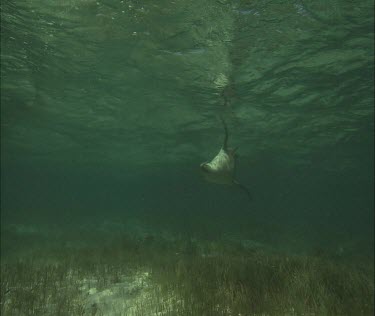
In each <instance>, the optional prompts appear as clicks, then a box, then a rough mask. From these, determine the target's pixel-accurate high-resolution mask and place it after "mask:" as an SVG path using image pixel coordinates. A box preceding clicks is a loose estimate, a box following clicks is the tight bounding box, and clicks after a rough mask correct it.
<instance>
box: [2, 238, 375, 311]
mask: <svg viewBox="0 0 375 316" xmlns="http://www.w3.org/2000/svg"><path fill="white" fill-rule="evenodd" d="M212 250H214V251H212ZM1 280H2V283H1V313H2V314H3V315H14V314H17V315H126V316H133V315H191V316H196V315H228V316H229V315H277V316H280V315H319V316H320V315H372V313H373V312H374V284H373V267H372V264H371V262H368V263H364V262H363V263H362V264H360V265H358V263H356V264H353V263H350V262H342V261H340V260H339V259H337V258H333V257H331V258H329V257H325V256H313V255H310V256H309V255H288V254H281V253H275V252H272V251H271V250H267V249H266V248H262V247H261V246H259V244H257V247H255V248H254V247H248V248H246V247H244V246H243V244H241V243H240V242H234V241H230V242H225V241H223V242H221V243H218V242H216V243H215V244H214V245H213V244H212V242H209V241H198V240H189V239H185V240H182V239H176V240H174V241H167V240H165V239H162V238H157V237H155V236H146V237H145V238H130V237H129V236H122V237H121V238H119V239H116V240H114V241H112V242H110V243H107V244H105V245H101V246H99V247H98V246H97V247H95V248H94V247H90V246H85V247H80V248H78V249H77V248H76V249H74V248H71V247H64V246H54V247H50V248H49V250H46V249H44V250H40V249H35V250H34V251H32V252H29V253H28V254H26V255H23V256H18V258H17V257H15V259H9V260H7V259H5V260H3V261H2V263H1Z"/></svg>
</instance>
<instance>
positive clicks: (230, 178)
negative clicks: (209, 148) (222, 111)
mask: <svg viewBox="0 0 375 316" xmlns="http://www.w3.org/2000/svg"><path fill="white" fill-rule="evenodd" d="M220 119H221V121H222V123H223V126H224V132H225V136H224V144H223V146H222V147H221V148H220V151H219V153H218V154H217V155H216V156H215V157H214V158H213V159H212V160H211V161H210V162H203V163H201V164H200V168H201V170H202V172H203V175H204V177H205V179H206V180H207V181H209V182H213V183H218V184H227V185H235V186H237V187H239V188H240V189H242V190H243V191H245V192H246V194H247V196H248V197H249V199H250V200H251V199H252V197H251V194H250V191H249V190H248V189H247V188H246V187H245V186H244V185H243V184H241V183H239V182H238V181H237V180H236V179H235V178H234V177H235V169H236V160H237V154H236V151H237V149H238V147H236V148H234V149H229V148H228V128H227V124H226V123H225V121H224V119H223V118H222V117H220Z"/></svg>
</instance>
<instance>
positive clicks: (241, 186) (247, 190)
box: [233, 179, 253, 201]
mask: <svg viewBox="0 0 375 316" xmlns="http://www.w3.org/2000/svg"><path fill="white" fill-rule="evenodd" d="M233 183H234V184H235V185H236V186H237V187H239V188H240V189H241V190H243V191H245V192H246V194H247V197H248V198H249V200H250V201H252V200H253V196H252V195H251V193H250V191H249V189H248V188H247V187H246V186H244V185H243V184H241V183H239V182H238V181H237V180H234V179H233Z"/></svg>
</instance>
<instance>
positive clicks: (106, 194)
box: [1, 0, 374, 316]
mask: <svg viewBox="0 0 375 316" xmlns="http://www.w3.org/2000/svg"><path fill="white" fill-rule="evenodd" d="M373 6H374V5H373V1H367V0H364V1H359V2H353V1H349V0H345V1H336V0H329V1H320V0H319V1H308V0H304V1H303V0H296V1H240V0H238V1H229V0H220V1H219V0H218V1H214V0H202V1H187V0H176V1H146V0H144V1H125V0H124V1H109V0H108V1H107V0H106V1H91V0H64V1H58V2H51V1H47V0H36V1H35V0H34V1H31V0H17V1H9V0H5V1H2V3H1V219H2V221H1V228H2V232H3V234H2V239H1V241H2V254H3V256H2V258H5V259H3V260H5V261H7V260H8V258H9V260H10V261H11V260H16V261H17V260H19V259H20V258H23V256H25V251H26V250H25V248H27V251H30V252H32V249H38V251H42V253H43V249H50V248H51V247H52V248H53V247H61V246H62V247H64V249H65V248H66V247H67V248H68V249H70V246H71V245H81V246H82V247H87V245H89V246H90V247H94V248H95V245H96V244H97V242H98V240H103V239H106V238H112V237H113V236H118V235H121V234H126V235H130V236H132V238H136V239H137V238H140V239H141V240H143V239H144V238H146V239H145V240H146V241H147V240H149V239H148V238H151V239H152V240H154V238H156V239H158V238H161V239H163V240H164V241H166V240H168V242H171V240H185V241H186V240H187V241H188V242H187V243H188V244H189V245H190V242H193V243H198V244H201V246H200V247H198V248H199V249H200V250H199V251H198V250H197V251H194V255H196V254H197V253H199V254H202V253H201V252H200V251H201V250H202V249H206V248H204V247H208V248H210V247H214V246H212V244H210V245H211V246H207V244H206V243H214V244H215V243H217V244H221V243H222V245H226V243H227V242H235V243H242V244H243V243H245V244H246V245H248V244H249V243H250V244H251V245H257V247H256V248H257V249H258V248H261V249H266V250H264V251H265V252H266V253H268V252H267V251H269V252H270V253H274V252H276V253H278V255H280V256H281V257H282V258H284V257H283V256H287V255H288V256H289V255H297V256H305V255H307V256H312V257H314V258H315V257H316V256H318V257H320V256H323V257H324V258H326V256H328V257H329V258H330V259H329V260H333V262H336V261H335V260H341V261H342V260H344V261H345V262H346V261H350V262H352V261H354V262H357V263H358V262H362V263H363V264H364V265H366V266H367V267H370V266H372V265H373V247H374V226H373V223H374V215H373V214H374V193H373V192H374V177H373V174H374V165H373V163H374V149H373V142H374V88H373V84H374V80H373V73H374V59H373V58H374V33H373V26H374V13H373V9H374V8H373ZM220 116H221V117H223V118H224V119H225V121H226V122H227V124H228V128H229V134H230V135H229V144H230V145H231V146H232V147H237V146H238V147H239V149H238V153H239V158H238V164H237V167H236V175H237V176H236V177H237V179H238V180H239V181H240V182H241V183H243V184H245V185H246V186H247V187H248V188H249V190H250V191H251V193H252V196H253V200H252V201H251V202H249V200H248V199H247V196H246V194H244V192H242V191H241V190H239V189H238V188H236V187H235V186H220V185H215V184H211V183H207V182H205V181H204V179H203V178H202V176H201V174H200V170H199V165H200V163H202V162H204V161H207V160H209V159H211V158H213V157H214V156H215V154H217V152H218V150H219V149H220V147H221V146H222V142H223V138H224V132H223V127H222V124H221V122H220V120H219V117H220ZM150 236H152V237H150ZM25 241H27V242H25ZM151 244H152V243H151ZM56 245H57V246H56ZM142 245H143V244H142ZM184 245H185V244H184ZM194 245H195V244H194ZM25 246H26V247H25ZM159 246H160V245H159ZM159 246H155V247H156V248H155V249H158V253H159V254H160V253H163V251H164V250H165V249H166V248H163V247H162V248H158V247H159ZM185 246H186V245H185ZM185 246H183V247H185ZM77 247H80V246H77ZM98 247H99V246H98ZM100 247H102V246H100ZM142 247H143V246H142ZM142 247H141V248H142ZM168 247H169V246H168ZM168 247H167V248H168ZM173 247H177V248H178V249H180V248H179V246H176V245H174V246H173ZM173 247H172V246H171V247H169V248H168V249H169V250H168V251H171V250H170V249H175V248H173ZM186 247H187V248H189V247H190V246H186ZM194 247H195V246H194ZM194 247H193V248H194ZM215 247H216V246H215ZM215 247H214V248H215ZM220 247H221V246H220ZM220 247H219V246H217V248H215V250H212V249H211V248H210V249H211V250H210V251H206V250H207V249H206V250H204V251H203V250H202V252H203V254H204V255H207V252H209V253H210V254H212V253H215V254H217V253H221V252H222V253H223V254H225V255H224V257H225V256H228V257H231V256H232V258H236V256H237V255H240V256H242V255H241V251H239V252H238V253H237V254H236V255H233V253H228V252H227V250H225V249H227V248H225V247H224V246H223V247H224V248H225V249H224V248H220ZM246 247H247V246H246ZM246 247H245V248H246ZM252 247H253V246H251V247H250V248H251V249H253V248H252ZM73 248H74V249H75V246H73ZM151 248H152V247H151ZM98 249H99V248H98ZM116 249H117V248H116ZM142 249H143V248H142ZM147 249H148V250H147ZM147 249H146V250H145V253H148V252H147V251H149V248H147ZM160 249H164V250H160ZM178 249H177V250H176V251H175V252H179V251H180V250H181V249H180V250H178ZM184 249H185V248H184ZM189 249H190V248H189ZM194 249H195V248H194ZM223 249H224V250H223ZM241 249H242V248H241ZM246 249H247V248H246ZM159 250H160V251H159ZM27 251H26V253H28V252H27ZM45 251H47V250H45ZM168 251H167V253H168V254H169V252H168ZM173 251H174V250H173ZM173 251H172V252H173ZM98 252H99V251H98ZM189 253H190V252H189ZM48 256H49V255H48ZM150 256H151V255H150ZM46 257H47V256H46ZM52 257H53V256H52ZM10 258H12V259H10ZM95 258H96V257H95ZM200 258H201V257H200ZM93 260H94V259H93ZM95 260H99V259H98V258H96V259H95ZM173 260H175V259H171V260H170V261H169V262H174V261H173ZM228 260H229V259H228ZM314 260H315V259H314ZM146 261H147V260H146ZM12 262H13V261H12ZM95 262H96V261H95ZM236 262H237V261H236ZM267 262H268V261H267ZM132 264H133V265H134V266H137V264H139V265H140V266H142V267H143V265H142V264H143V263H142V264H141V263H139V262H138V261H136V262H135V263H134V262H133V263H132ZM217 264H220V265H221V264H222V263H217ZM231 264H233V269H234V270H235V271H237V270H236V267H237V266H236V264H234V263H231ZM214 265H215V264H214ZM155 266H158V265H157V264H155ZM176 266H178V264H177V263H176ZM148 268H149V267H147V269H148ZM195 268H196V269H195V270H194V269H193V270H194V271H199V268H197V267H195ZM147 269H146V270H147ZM155 269H156V268H155ZM179 269H180V268H178V269H177V268H176V271H179V272H178V273H177V272H176V273H177V274H176V275H177V276H178V277H180V276H181V275H183V273H182V272H181V271H182V270H181V269H180V270H181V271H180V270H179ZM358 269H359V268H358ZM370 270H371V269H370ZM147 271H148V270H147ZM183 271H185V270H183ZM142 273H146V272H144V271H143V272H142ZM147 273H148V272H147ZM371 273H373V270H372V272H370V273H366V276H367V277H371ZM142 275H143V274H142ZM176 278H177V277H176ZM244 278H245V279H246V277H244ZM370 279H371V278H370ZM159 281H160V280H159ZM20 282H21V281H20ZM366 282H367V283H366V284H370V288H371V290H370V292H371V291H372V292H371V293H373V281H366ZM369 282H370V283H369ZM81 286H83V287H85V286H86V285H85V284H84V285H82V283H81ZM104 288H105V287H104ZM95 291H97V290H95ZM95 291H94V292H95ZM192 291H193V290H192ZM327 291H328V292H329V290H327ZM193 292H194V291H193ZM5 293H8V292H7V288H5V289H4V291H3V289H2V302H3V303H4V302H5V303H6V304H8V303H7V298H6V294H5ZM10 293H12V291H11V292H10ZM95 293H97V292H95ZM95 293H94V294H95ZM168 293H169V292H168ZM371 293H370V294H371ZM164 294H165V293H164ZM164 294H163V295H164ZM357 294H358V293H357ZM4 295H5V296H4ZM95 295H96V294H95ZM246 295H248V293H247V294H246ZM358 295H359V296H361V297H365V296H366V295H363V293H362V294H361V295H360V294H358ZM73 296H74V295H73ZM73 296H72V297H73ZM354 296H355V295H354ZM370 296H371V295H370ZM4 297H5V298H4ZM74 297H75V296H74ZM8 300H9V299H8ZM13 300H14V299H13ZM72 300H73V301H74V299H73V298H71V301H72ZM176 300H177V299H176ZM186 300H187V301H189V302H190V300H189V299H187V298H186V297H185V299H183V300H182V301H184V302H187V301H186ZM89 301H90V300H89ZM99 301H100V300H99V299H98V301H97V303H98V302H99ZM315 301H319V299H315ZM90 302H92V299H91V301H90ZM40 304H42V303H40ZM98 304H99V307H100V306H101V305H100V304H102V303H100V302H99V303H98ZM132 304H133V303H132ZM134 304H135V303H134ZM137 304H138V303H137ZM176 304H177V303H176ZM186 304H187V303H186ZM207 304H208V303H207ZM215 304H216V303H213V302H210V303H209V304H208V305H209V306H216V305H215ZM228 304H229V303H228ZM340 304H341V303H340V302H335V303H332V306H341V305H340ZM73 305H74V304H73ZM177 305H178V304H177ZM177 305H176V306H177ZM208 305H207V306H208ZM229 305H230V304H229ZM229 305H228V306H229ZM323 305H324V304H323V303H322V305H321V306H323ZM362 305H363V304H362ZM2 306H4V304H3V305H2ZM85 306H86V305H84V310H85V311H86V312H87V313H89V312H88V310H87V308H86V307H85ZM160 306H161V305H160ZM163 306H164V305H163ZM184 306H185V305H184ZM199 306H200V305H199ZM231 306H232V305H231ZM241 306H242V305H241ZM244 306H245V305H243V306H242V307H241V308H242V309H241V308H240V307H238V309H235V308H234V307H233V308H232V309H228V308H229V307H228V308H227V309H226V308H224V307H223V308H221V307H220V308H218V309H212V310H211V313H213V314H212V315H232V314H233V313H234V311H237V312H238V313H237V314H240V313H241V312H242V314H241V315H243V312H244V311H245V312H246V311H248V313H249V314H248V315H255V314H256V313H258V314H259V313H262V312H264V313H269V314H272V313H276V314H277V313H279V314H278V315H281V314H282V315H284V314H285V315H287V313H289V314H288V315H301V313H302V312H301V311H305V312H306V313H307V312H308V311H312V312H315V313H316V315H318V314H319V313H320V314H322V313H323V312H322V310H323V309H317V308H315V309H313V308H310V307H306V306H302V307H301V308H300V309H298V308H297V307H296V308H297V309H296V314H293V313H294V310H293V313H292V312H290V309H288V311H289V312H285V310H283V309H282V308H281V309H277V308H276V312H275V311H274V310H272V311H270V310H267V309H264V308H263V307H262V308H261V307H259V308H258V309H257V308H255V307H254V306H253V307H254V308H253V307H250V306H248V305H246V308H245V307H244ZM319 306H320V305H319ZM324 306H328V305H324ZM369 306H370V307H369ZM9 308H10V307H9ZM12 308H13V307H12ZM85 308H86V309H85ZM124 308H125V307H124ZM327 308H328V307H327ZM366 308H367V309H366ZM167 309H168V308H166V307H165V306H164V309H163V308H162V307H160V308H159V311H160V310H163V311H165V310H167ZM9 310H11V308H10V309H9ZM9 310H7V309H5V310H2V311H3V312H4V311H5V312H9ZM20 310H21V311H22V308H21V307H18V309H17V311H20ZM103 310H104V309H103ZM124 310H125V309H123V311H122V312H124ZM146 310H147V308H146ZM198 310H199V313H203V311H202V310H201V309H198V308H197V309H196V310H194V309H192V310H190V312H191V313H190V314H189V313H188V312H186V311H185V310H184V311H182V309H180V312H179V313H177V314H173V313H176V309H173V308H172V311H170V314H167V315H178V314H180V315H185V314H186V315H196V316H200V314H194V313H197V311H198ZM214 310H216V312H214ZM219 310H220V313H221V314H220V313H219ZM277 310H278V311H277ZM371 310H373V301H369V302H368V304H367V307H364V308H363V309H361V310H360V309H356V310H354V311H351V312H348V314H353V315H361V314H366V313H367V312H366V311H371ZM194 311H195V312H194ZM13 312H14V311H13ZM50 312H51V311H50ZM91 312H92V311H90V313H91ZM326 312H327V313H326V314H327V315H330V314H335V313H337V314H340V313H342V309H341V310H340V308H338V309H336V310H332V309H328V311H327V310H326ZM352 312H353V313H352ZM29 313H31V314H38V312H37V311H33V312H30V310H29ZM51 313H52V312H51ZM69 313H73V314H77V315H78V314H79V311H78V310H77V309H75V310H74V312H72V311H70V312H69ZM103 313H104V314H105V315H107V314H108V313H109V314H108V315H110V314H111V313H112V314H113V313H115V312H113V311H112V312H108V311H107V314H106V312H103ZM124 313H125V312H124ZM131 313H133V311H132V312H129V311H128V314H126V313H125V314H124V315H133V314H131ZM134 313H135V312H134ZM142 313H143V314H142ZM147 313H148V314H147ZM147 313H146V312H144V311H143V312H141V311H139V314H134V315H154V314H152V313H151V312H150V311H149V312H147ZM215 313H216V314H215ZM218 313H219V314H218ZM231 313H232V314H231ZM203 314H204V313H203ZM203 314H202V315H203ZM206 314H207V315H211V314H209V312H207V313H206ZM206 314H205V315H206ZM38 315H40V311H39V314H38ZM113 315H115V314H113ZM116 315H117V314H116ZM233 315H234V314H233ZM267 315H268V314H267ZM311 315H312V314H311ZM314 315H315V314H314Z"/></svg>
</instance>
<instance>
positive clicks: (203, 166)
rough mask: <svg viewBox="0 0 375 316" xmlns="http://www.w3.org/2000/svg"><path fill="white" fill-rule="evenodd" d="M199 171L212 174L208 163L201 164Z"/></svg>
mask: <svg viewBox="0 0 375 316" xmlns="http://www.w3.org/2000/svg"><path fill="white" fill-rule="evenodd" d="M200 168H201V171H203V172H204V173H211V172H212V166H211V165H210V163H209V162H203V163H201V164H200Z"/></svg>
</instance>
